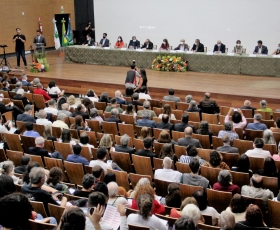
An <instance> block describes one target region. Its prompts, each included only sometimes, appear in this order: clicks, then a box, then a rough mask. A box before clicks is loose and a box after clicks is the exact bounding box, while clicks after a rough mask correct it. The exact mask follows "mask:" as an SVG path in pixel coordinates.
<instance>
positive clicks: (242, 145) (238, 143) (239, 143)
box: [233, 139, 253, 155]
mask: <svg viewBox="0 0 280 230" xmlns="http://www.w3.org/2000/svg"><path fill="white" fill-rule="evenodd" d="M233 146H234V147H236V148H238V152H239V154H240V155H241V154H243V153H245V152H246V151H247V150H250V149H253V141H246V140H239V139H234V140H233Z"/></svg>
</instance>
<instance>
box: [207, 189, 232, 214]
mask: <svg viewBox="0 0 280 230" xmlns="http://www.w3.org/2000/svg"><path fill="white" fill-rule="evenodd" d="M207 198H208V202H209V206H211V207H213V208H215V209H216V210H217V211H218V212H219V213H221V212H222V211H224V210H226V208H227V207H228V206H229V204H230V202H231V198H232V193H231V192H222V191H218V190H213V189H207Z"/></svg>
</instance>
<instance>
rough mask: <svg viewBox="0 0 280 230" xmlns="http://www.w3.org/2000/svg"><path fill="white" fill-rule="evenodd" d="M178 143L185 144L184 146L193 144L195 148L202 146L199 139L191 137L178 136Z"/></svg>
mask: <svg viewBox="0 0 280 230" xmlns="http://www.w3.org/2000/svg"><path fill="white" fill-rule="evenodd" d="M178 145H181V146H186V147H187V146H188V145H194V146H196V147H197V148H202V146H201V144H200V141H199V140H197V139H195V138H191V137H185V138H179V139H178Z"/></svg>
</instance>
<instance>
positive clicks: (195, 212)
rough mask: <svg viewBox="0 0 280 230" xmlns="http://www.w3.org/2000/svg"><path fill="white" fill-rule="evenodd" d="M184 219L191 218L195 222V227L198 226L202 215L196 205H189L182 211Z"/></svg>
mask: <svg viewBox="0 0 280 230" xmlns="http://www.w3.org/2000/svg"><path fill="white" fill-rule="evenodd" d="M182 217H190V218H191V219H192V220H193V223H194V224H195V226H197V224H198V222H199V220H200V218H201V213H200V210H199V208H198V207H197V206H196V205H195V204H188V205H186V206H185V207H184V209H183V210H182Z"/></svg>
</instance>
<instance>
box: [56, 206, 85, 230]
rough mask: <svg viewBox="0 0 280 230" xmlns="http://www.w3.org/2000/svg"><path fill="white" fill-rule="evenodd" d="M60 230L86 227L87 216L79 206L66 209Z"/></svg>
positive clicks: (76, 229)
mask: <svg viewBox="0 0 280 230" xmlns="http://www.w3.org/2000/svg"><path fill="white" fill-rule="evenodd" d="M60 221H61V222H60V226H59V229H60V230H69V229H72V230H79V229H86V228H85V226H86V217H85V214H84V212H83V210H81V209H80V208H78V207H71V209H67V210H65V212H64V213H63V216H62V217H61V220H60Z"/></svg>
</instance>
